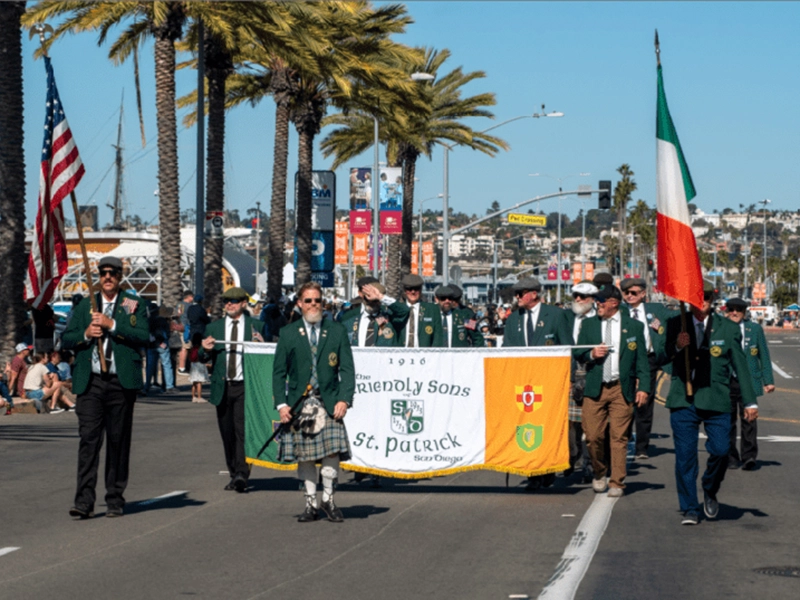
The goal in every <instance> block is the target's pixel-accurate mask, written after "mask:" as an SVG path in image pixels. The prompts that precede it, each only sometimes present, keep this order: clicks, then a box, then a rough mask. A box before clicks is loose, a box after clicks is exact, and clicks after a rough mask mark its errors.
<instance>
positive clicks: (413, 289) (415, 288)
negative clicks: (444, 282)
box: [406, 287, 422, 292]
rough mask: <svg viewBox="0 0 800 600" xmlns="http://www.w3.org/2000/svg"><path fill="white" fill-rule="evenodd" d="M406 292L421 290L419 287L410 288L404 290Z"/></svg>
mask: <svg viewBox="0 0 800 600" xmlns="http://www.w3.org/2000/svg"><path fill="white" fill-rule="evenodd" d="M406 291H407V292H421V291H422V288H421V287H410V288H406Z"/></svg>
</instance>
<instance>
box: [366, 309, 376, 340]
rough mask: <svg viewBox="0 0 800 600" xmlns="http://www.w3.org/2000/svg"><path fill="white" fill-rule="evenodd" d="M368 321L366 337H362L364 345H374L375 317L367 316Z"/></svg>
mask: <svg viewBox="0 0 800 600" xmlns="http://www.w3.org/2000/svg"><path fill="white" fill-rule="evenodd" d="M368 319H369V321H368V322H367V337H366V338H365V339H364V345H365V346H374V345H375V317H374V316H372V315H369V316H368Z"/></svg>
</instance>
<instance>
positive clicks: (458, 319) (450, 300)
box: [434, 285, 486, 348]
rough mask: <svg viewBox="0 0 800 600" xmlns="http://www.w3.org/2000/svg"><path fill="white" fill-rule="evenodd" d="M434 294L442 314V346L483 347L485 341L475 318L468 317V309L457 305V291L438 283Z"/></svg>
mask: <svg viewBox="0 0 800 600" xmlns="http://www.w3.org/2000/svg"><path fill="white" fill-rule="evenodd" d="M434 295H435V297H436V302H437V303H438V304H439V310H440V311H441V314H442V340H443V341H442V347H443V348H469V347H473V346H474V347H477V348H483V347H485V346H486V341H485V340H484V339H483V335H482V334H481V332H480V331H478V327H477V323H475V320H474V319H470V317H469V312H470V311H468V310H466V309H460V308H459V307H458V298H459V291H458V290H455V289H454V288H453V287H451V286H449V285H440V286H439V287H438V288H436V291H435V292H434Z"/></svg>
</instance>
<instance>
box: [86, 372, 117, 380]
mask: <svg viewBox="0 0 800 600" xmlns="http://www.w3.org/2000/svg"><path fill="white" fill-rule="evenodd" d="M92 377H99V378H100V379H102V380H103V381H112V380H114V379H117V374H116V373H95V372H94V371H92Z"/></svg>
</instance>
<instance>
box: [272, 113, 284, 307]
mask: <svg viewBox="0 0 800 600" xmlns="http://www.w3.org/2000/svg"><path fill="white" fill-rule="evenodd" d="M288 159H289V104H288V103H287V102H284V101H279V102H276V105H275V144H274V149H273V158H272V203H271V205H270V215H269V254H268V257H269V258H268V259H267V297H269V298H273V299H274V300H276V301H277V300H280V297H281V290H282V288H283V248H284V246H285V245H286V171H287V170H288Z"/></svg>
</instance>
